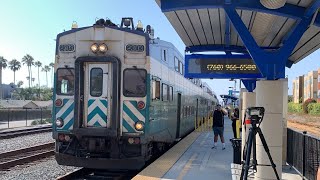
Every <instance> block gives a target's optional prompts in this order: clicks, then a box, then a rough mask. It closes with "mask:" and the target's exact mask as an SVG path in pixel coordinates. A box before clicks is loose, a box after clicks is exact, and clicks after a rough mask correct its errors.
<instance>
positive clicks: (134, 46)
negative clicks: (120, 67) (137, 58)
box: [126, 44, 144, 53]
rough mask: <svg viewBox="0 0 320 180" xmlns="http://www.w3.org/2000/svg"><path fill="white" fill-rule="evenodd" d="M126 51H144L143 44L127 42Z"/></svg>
mask: <svg viewBox="0 0 320 180" xmlns="http://www.w3.org/2000/svg"><path fill="white" fill-rule="evenodd" d="M126 51H127V52H131V53H141V52H144V45H142V44H127V45H126Z"/></svg>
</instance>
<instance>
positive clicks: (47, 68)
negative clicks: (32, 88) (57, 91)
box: [42, 65, 51, 87]
mask: <svg viewBox="0 0 320 180" xmlns="http://www.w3.org/2000/svg"><path fill="white" fill-rule="evenodd" d="M50 70H51V68H50V66H48V65H45V66H44V67H43V68H42V71H44V72H46V80H47V87H48V72H49V71H50Z"/></svg>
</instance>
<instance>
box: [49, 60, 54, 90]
mask: <svg viewBox="0 0 320 180" xmlns="http://www.w3.org/2000/svg"><path fill="white" fill-rule="evenodd" d="M49 66H50V67H51V69H52V73H51V85H52V86H53V72H54V63H50V64H49Z"/></svg>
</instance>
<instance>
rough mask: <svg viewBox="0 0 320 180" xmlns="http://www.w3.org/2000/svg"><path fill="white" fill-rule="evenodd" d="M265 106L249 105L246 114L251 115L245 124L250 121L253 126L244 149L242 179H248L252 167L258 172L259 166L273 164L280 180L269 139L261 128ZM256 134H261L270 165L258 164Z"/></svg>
mask: <svg viewBox="0 0 320 180" xmlns="http://www.w3.org/2000/svg"><path fill="white" fill-rule="evenodd" d="M264 112H265V110H264V107H249V108H247V109H246V114H245V116H246V115H248V116H249V118H248V119H249V121H248V120H247V119H246V117H244V118H245V124H249V123H247V122H250V124H251V127H250V129H249V134H248V140H247V141H246V144H245V147H244V149H243V158H244V161H243V163H242V170H241V175H240V180H247V179H248V176H249V174H248V173H249V169H252V170H253V171H252V172H253V173H255V172H257V166H258V165H259V166H271V167H272V169H273V171H274V173H275V175H276V178H277V180H280V177H279V174H278V172H277V170H276V164H275V163H274V161H273V159H272V157H271V154H270V150H269V147H268V145H267V141H266V139H265V138H264V135H263V134H262V130H261V128H260V123H261V122H262V120H263V116H264ZM256 135H259V137H260V140H261V142H262V145H263V148H264V150H265V152H266V153H267V155H268V158H269V161H270V165H266V164H258V162H257V157H256ZM251 153H252V160H251Z"/></svg>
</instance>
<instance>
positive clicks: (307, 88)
mask: <svg viewBox="0 0 320 180" xmlns="http://www.w3.org/2000/svg"><path fill="white" fill-rule="evenodd" d="M307 99H314V100H317V99H318V71H310V72H309V73H308V74H306V75H305V76H304V95H303V101H306V100H307Z"/></svg>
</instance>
